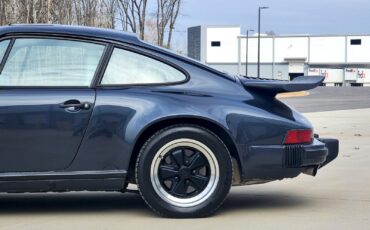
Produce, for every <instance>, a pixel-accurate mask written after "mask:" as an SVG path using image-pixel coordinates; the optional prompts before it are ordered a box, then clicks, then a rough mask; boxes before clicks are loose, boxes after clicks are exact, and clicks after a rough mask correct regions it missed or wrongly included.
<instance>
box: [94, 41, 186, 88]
mask: <svg viewBox="0 0 370 230" xmlns="http://www.w3.org/2000/svg"><path fill="white" fill-rule="evenodd" d="M185 79H186V76H185V74H184V73H182V72H181V71H179V70H178V69H176V68H174V67H172V66H170V65H167V64H165V63H163V62H160V61H158V60H155V59H153V58H150V57H147V56H144V55H141V54H138V53H135V52H131V51H127V50H124V49H119V48H116V49H114V51H113V54H112V56H111V58H110V60H109V63H108V66H107V69H106V71H105V74H104V77H103V80H102V82H101V84H102V85H126V84H131V85H132V84H159V83H174V82H180V81H183V80H185Z"/></svg>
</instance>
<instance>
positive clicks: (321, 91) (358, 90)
mask: <svg viewBox="0 0 370 230" xmlns="http://www.w3.org/2000/svg"><path fill="white" fill-rule="evenodd" d="M282 101H284V102H286V103H287V104H289V105H291V106H293V107H294V108H295V109H297V110H298V111H300V112H318V111H332V110H344V109H361V108H370V87H318V88H316V89H314V90H310V91H309V96H305V97H292V98H284V99H282Z"/></svg>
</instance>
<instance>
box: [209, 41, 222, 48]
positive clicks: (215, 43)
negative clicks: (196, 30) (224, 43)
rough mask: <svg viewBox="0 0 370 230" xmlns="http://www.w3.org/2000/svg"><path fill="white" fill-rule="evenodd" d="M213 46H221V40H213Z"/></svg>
mask: <svg viewBox="0 0 370 230" xmlns="http://www.w3.org/2000/svg"><path fill="white" fill-rule="evenodd" d="M211 46H212V47H220V46H221V42H220V41H212V42H211Z"/></svg>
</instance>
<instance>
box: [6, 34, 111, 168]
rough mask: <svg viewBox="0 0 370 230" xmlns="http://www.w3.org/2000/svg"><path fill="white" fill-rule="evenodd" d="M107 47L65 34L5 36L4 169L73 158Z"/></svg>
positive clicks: (58, 164)
mask: <svg viewBox="0 0 370 230" xmlns="http://www.w3.org/2000/svg"><path fill="white" fill-rule="evenodd" d="M104 50H105V45H104V44H96V43H90V42H85V41H78V40H70V39H62V38H47V37H34V38H32V37H25V38H21V37H17V38H9V39H5V40H4V39H3V40H2V41H1V42H0V60H2V61H1V65H0V172H3V173H4V172H42V171H57V170H62V169H65V168H66V167H68V166H69V165H70V164H71V162H72V161H73V159H74V157H75V155H76V154H77V152H78V148H79V145H80V143H81V141H82V138H83V136H84V132H85V129H86V128H87V126H88V123H89V119H90V116H91V113H92V110H93V107H94V103H95V90H94V89H93V88H91V85H92V81H93V79H94V77H95V75H96V72H97V69H98V66H99V63H100V62H101V59H102V56H103V53H104Z"/></svg>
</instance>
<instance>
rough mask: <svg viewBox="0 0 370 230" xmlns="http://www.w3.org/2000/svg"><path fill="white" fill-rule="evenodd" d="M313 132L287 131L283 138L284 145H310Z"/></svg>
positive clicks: (307, 130) (308, 130)
mask: <svg viewBox="0 0 370 230" xmlns="http://www.w3.org/2000/svg"><path fill="white" fill-rule="evenodd" d="M312 139H313V132H312V130H311V129H300V130H289V131H288V132H287V134H286V136H285V140H284V144H286V145H292V144H306V143H311V142H312Z"/></svg>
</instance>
